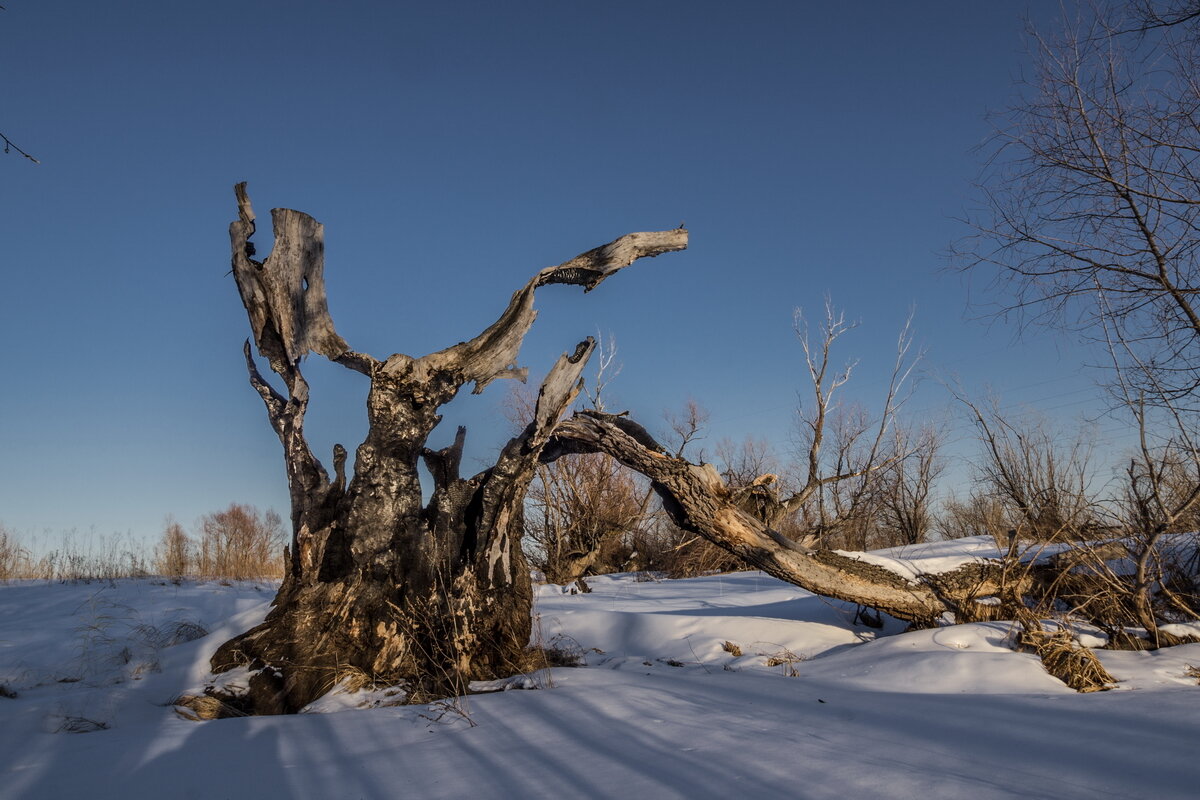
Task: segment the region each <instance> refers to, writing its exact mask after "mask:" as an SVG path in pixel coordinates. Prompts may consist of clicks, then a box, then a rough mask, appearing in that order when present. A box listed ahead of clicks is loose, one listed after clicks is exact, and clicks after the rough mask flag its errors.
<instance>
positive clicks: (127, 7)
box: [0, 0, 1095, 538]
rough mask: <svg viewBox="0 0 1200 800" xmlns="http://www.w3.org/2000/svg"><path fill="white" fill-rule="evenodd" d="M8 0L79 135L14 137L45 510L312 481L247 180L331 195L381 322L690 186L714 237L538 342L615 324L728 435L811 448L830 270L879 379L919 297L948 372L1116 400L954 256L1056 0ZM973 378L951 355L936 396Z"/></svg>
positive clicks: (330, 421)
mask: <svg viewBox="0 0 1200 800" xmlns="http://www.w3.org/2000/svg"><path fill="white" fill-rule="evenodd" d="M5 5H6V6H7V10H6V11H3V12H0V69H2V70H3V75H4V81H3V90H2V92H0V131H2V132H3V133H4V134H6V135H7V136H8V137H9V138H10V139H12V140H13V141H14V142H15V143H17V144H18V145H19V146H20V147H22V148H23V149H25V150H28V151H29V152H31V153H32V154H34V155H35V156H37V157H38V158H39V159H40V160H41V162H42V163H41V164H40V165H34V164H32V163H29V162H27V161H25V160H23V159H21V158H19V157H18V156H17V155H16V154H9V155H8V156H3V157H0V264H2V269H3V273H2V274H3V276H4V288H3V290H0V331H2V333H3V342H4V344H5V346H4V348H3V350H2V351H0V381H2V382H3V386H2V391H0V454H2V456H3V457H2V459H0V520H2V521H4V522H5V523H6V524H7V525H8V526H9V527H10V528H15V529H17V530H20V531H45V530H49V531H60V530H67V529H72V528H75V529H79V530H88V529H95V530H96V531H98V532H100V533H110V532H121V533H125V532H129V533H132V534H133V535H135V536H145V537H148V538H153V537H156V536H157V535H158V532H159V531H160V530H161V525H162V521H163V517H164V516H165V515H166V514H168V513H170V514H174V515H175V516H176V517H178V518H179V520H180V521H182V522H183V523H184V524H185V525H190V524H191V523H192V522H193V521H194V520H195V519H196V518H197V517H198V516H199V515H201V514H203V513H205V512H208V511H212V510H215V509H218V508H221V507H223V506H225V505H227V504H228V503H230V502H233V501H237V502H246V503H253V504H256V505H258V506H260V507H264V508H265V507H275V508H277V509H278V510H280V511H284V512H286V508H287V493H286V487H285V483H284V477H283V468H282V459H281V456H280V452H279V445H278V442H277V440H276V439H275V438H274V435H273V433H272V432H271V431H270V428H269V426H268V424H267V421H266V417H265V413H264V411H263V408H262V405H261V402H260V401H259V398H258V397H257V395H256V394H255V393H254V391H253V390H252V389H251V388H250V387H249V386H248V384H247V382H246V375H245V370H244V366H243V364H242V359H241V353H240V348H241V343H242V341H243V339H244V338H245V337H246V336H247V335H248V332H249V329H248V325H247V322H246V317H245V312H244V310H243V309H242V306H241V303H240V300H239V298H238V295H237V291H236V288H235V286H234V283H233V279H232V277H230V276H229V275H227V272H228V270H229V246H228V234H227V229H228V224H229V221H230V220H231V219H232V218H233V216H234V214H235V205H234V201H233V194H232V185H233V184H234V182H236V181H239V180H246V181H248V182H249V187H250V193H251V196H252V198H253V200H254V202H255V207H256V210H257V211H258V213H259V216H260V219H265V218H266V217H267V212H268V210H269V209H270V208H272V207H275V206H289V207H292V208H298V209H301V210H304V211H307V212H309V213H311V214H312V215H314V216H315V217H316V218H317V219H319V220H320V221H322V222H323V223H325V226H326V246H327V264H326V278H327V284H328V289H329V295H330V308H331V311H332V313H333V317H334V320H335V323H336V324H337V326H338V329H339V332H340V333H341V334H342V335H343V336H344V337H345V338H346V339H347V341H348V342H349V343H350V344H351V346H352V347H354V348H355V349H358V350H364V351H366V352H369V353H371V354H373V355H375V356H378V357H386V356H387V355H388V354H390V353H392V352H405V353H409V354H411V355H414V356H416V355H421V354H424V353H426V352H429V351H431V350H435V349H439V348H441V347H444V346H446V345H448V344H453V343H454V342H457V341H460V340H462V339H466V338H469V337H470V336H473V335H474V334H475V333H477V332H478V331H479V330H481V329H482V328H483V327H485V326H486V325H487V324H489V323H490V322H491V321H492V320H493V319H494V317H495V316H496V314H498V313H499V311H500V310H501V309H502V308H503V306H504V304H505V303H506V302H507V299H508V296H509V294H510V293H511V292H512V291H513V290H514V289H516V288H517V287H518V286H519V285H520V284H521V283H523V282H524V281H525V280H526V279H527V278H528V277H529V276H530V275H531V274H532V273H533V272H534V271H535V270H537V269H539V268H541V267H543V266H546V265H548V264H553V263H558V262H560V261H562V260H564V259H567V258H569V257H571V256H573V255H575V254H577V253H579V252H581V251H583V250H586V249H589V248H591V247H593V246H595V245H598V244H602V243H604V242H607V241H609V240H611V239H613V238H615V237H617V236H619V235H621V234H624V233H628V232H630V231H636V230H657V229H664V228H673V227H675V226H677V225H678V224H679V223H680V222H681V221H686V223H687V227H688V228H689V229H690V231H691V237H692V238H691V241H692V245H691V249H690V250H689V251H688V252H686V253H682V254H673V255H668V256H664V257H661V258H658V259H654V260H652V261H648V262H645V263H639V264H638V265H636V266H635V267H633V268H631V269H629V270H627V271H625V272H623V273H621V274H620V275H618V276H617V277H616V278H614V279H613V280H610V281H608V282H606V283H605V284H604V285H603V286H602V287H600V288H599V289H598V290H597V291H595V292H593V293H591V294H589V295H586V296H584V295H582V294H581V293H579V292H578V290H577V289H574V288H565V287H549V288H548V289H543V290H542V291H541V293H540V294H539V307H540V308H541V318H540V319H539V321H538V323H537V325H535V327H534V331H533V333H532V334H531V336H530V338H529V339H528V341H527V345H526V349H525V351H524V353H523V363H524V364H526V365H528V366H529V367H530V368H531V371H532V373H533V374H535V375H538V374H541V373H544V371H545V369H546V368H547V367H548V366H549V365H550V364H551V363H552V361H553V359H554V358H555V357H556V356H557V354H558V353H560V352H562V351H563V350H566V349H570V348H571V347H572V346H573V344H574V343H575V342H577V341H579V339H580V338H582V337H583V336H586V335H588V334H592V333H595V332H596V331H597V330H602V331H604V332H605V333H606V334H607V333H611V334H613V335H614V336H615V337H616V339H617V341H618V345H619V350H620V354H619V360H620V361H621V362H622V363H623V365H624V369H623V372H622V374H621V375H620V377H619V378H618V379H617V381H616V382H615V383H614V384H613V385H612V387H611V392H612V394H613V395H614V401H613V402H614V404H615V405H617V406H621V407H627V408H629V409H631V410H632V411H633V413H634V414H635V416H637V417H639V418H640V419H642V420H644V421H646V422H647V423H648V424H650V425H651V427H654V426H655V425H656V424H658V420H659V418H660V416H661V413H662V411H663V410H664V409H667V408H676V407H679V406H680V405H681V404H682V403H683V402H684V401H685V400H687V399H688V398H695V399H696V400H698V401H699V402H701V403H702V404H703V405H705V406H706V407H707V408H708V409H709V410H710V412H711V414H712V432H711V433H710V441H715V440H716V439H717V438H719V437H721V436H733V437H740V436H742V435H746V434H752V435H755V436H765V437H769V438H771V439H772V440H774V441H776V442H777V443H779V444H780V445H782V446H786V439H787V437H788V435H789V429H790V424H791V422H790V420H791V414H792V410H793V408H794V406H795V393H796V391H797V390H799V389H801V388H803V386H804V382H803V374H802V370H801V360H800V350H799V348H798V347H797V345H796V342H795V339H794V336H793V334H792V331H791V324H792V311H793V309H794V308H795V307H796V306H804V307H806V308H809V309H811V310H813V311H817V310H818V309H819V308H820V306H821V303H822V298H823V296H824V295H825V293H826V292H828V293H831V294H832V296H833V298H834V301H835V303H836V304H838V305H839V306H842V307H844V308H845V309H846V310H847V312H848V313H849V315H850V316H852V317H854V318H858V319H861V320H862V322H863V324H862V326H861V328H859V329H858V330H857V331H855V333H854V334H853V336H851V337H848V339H847V340H846V349H844V350H843V351H842V353H843V355H844V356H845V357H850V356H858V357H861V358H862V365H861V367H860V370H861V374H862V380H861V381H860V382H859V389H860V391H861V393H862V394H863V396H864V397H866V396H868V395H869V394H870V393H872V392H877V391H878V389H879V388H880V382H881V379H882V377H883V375H884V370H886V368H887V366H888V359H889V358H890V351H891V348H892V346H893V342H894V337H895V334H896V331H897V329H898V327H899V325H900V324H901V322H902V321H903V318H904V317H905V315H906V313H907V311H908V309H909V307H910V306H911V305H915V306H916V322H915V326H916V332H917V339H918V342H919V343H920V344H921V345H923V346H924V347H925V348H926V350H927V356H926V360H925V364H926V366H927V367H928V368H929V369H930V370H934V371H939V372H941V373H956V374H958V375H959V376H960V377H961V379H962V380H963V381H964V383H965V384H966V385H967V386H968V387H971V388H973V389H979V388H981V387H982V386H983V385H984V384H985V383H987V384H991V385H992V386H994V387H995V388H996V389H997V390H998V391H999V392H1000V393H1001V394H1002V396H1003V398H1004V400H1005V402H1007V403H1018V402H1035V403H1036V404H1037V405H1039V406H1041V407H1043V408H1047V409H1050V410H1056V409H1057V410H1062V409H1065V410H1066V411H1067V412H1071V413H1074V412H1077V411H1081V410H1086V409H1088V408H1090V407H1091V406H1092V404H1093V401H1094V398H1095V390H1094V388H1092V378H1091V376H1089V375H1088V374H1086V372H1085V371H1084V370H1082V369H1081V363H1082V361H1083V356H1082V355H1081V354H1080V353H1079V352H1078V351H1077V350H1076V349H1074V348H1073V347H1072V345H1070V344H1069V343H1068V342H1066V341H1064V340H1060V339H1058V338H1056V337H1053V336H1050V335H1048V334H1043V335H1041V336H1040V337H1034V338H1026V339H1024V340H1021V341H1014V340H1013V331H1012V330H1011V329H1009V328H1007V327H1004V326H1002V325H995V324H993V325H991V326H990V327H989V326H988V325H987V324H985V323H983V322H979V321H973V320H972V319H971V317H972V316H973V315H972V313H971V312H969V311H968V310H967V308H966V302H967V289H966V286H965V284H964V283H963V281H962V280H961V279H960V278H959V277H958V276H957V275H950V274H946V273H944V272H941V271H940V270H942V269H943V268H944V267H945V265H946V262H945V259H944V258H943V256H942V255H940V254H941V253H943V252H944V251H945V249H946V248H947V246H948V245H949V244H950V243H951V242H952V241H954V240H955V239H957V238H959V237H961V236H963V235H964V234H965V233H966V231H965V229H964V227H963V226H962V224H961V223H959V222H956V221H955V218H956V217H959V216H961V215H962V214H963V212H964V210H965V209H967V208H969V207H970V206H971V197H972V195H973V190H972V188H971V182H972V180H973V178H974V177H975V176H976V175H977V173H978V171H979V168H980V166H981V163H980V162H981V156H980V155H979V154H978V153H976V152H973V148H975V147H976V146H977V145H979V144H980V143H981V142H982V141H983V140H984V139H985V138H986V136H987V134H988V132H989V130H990V125H991V123H989V122H988V121H987V120H986V119H985V114H986V113H987V112H988V111H989V110H995V109H999V108H1002V107H1003V106H1004V105H1005V104H1006V103H1007V102H1008V101H1009V99H1010V98H1011V96H1012V94H1013V88H1012V85H1013V79H1014V78H1015V77H1016V76H1018V75H1019V74H1020V72H1021V70H1022V69H1023V68H1025V66H1026V64H1027V60H1026V58H1025V55H1024V45H1023V41H1022V37H1021V30H1022V26H1023V21H1022V20H1023V15H1024V14H1025V13H1027V10H1028V9H1026V8H1025V7H1024V4H1022V3H1008V2H982V1H972V0H938V1H937V2H912V3H898V2H894V0H887V1H882V0H881V1H876V2H866V1H864V2H854V3H837V2H822V3H817V2H798V1H796V0H792V2H744V3H726V2H696V1H695V0H693V1H691V2H648V1H647V0H641V1H640V2H620V1H618V2H612V1H610V2H605V3H595V2H587V3H584V2H573V1H570V0H542V1H540V2H510V3H497V2H457V1H455V0H447V1H445V2H437V3H432V2H429V3H412V2H384V1H383V0H373V1H371V2H368V1H366V0H348V1H347V2H339V3H332V2H303V1H301V0H289V2H282V1H278V0H258V1H256V0H240V1H239V2H230V1H229V0H211V1H210V2H205V3H187V4H184V3H172V2H161V0H127V2H121V3H96V2H82V0H73V1H70V2H56V1H55V0H38V2H33V1H32V0H8V2H5ZM1051 5H1057V4H1046V6H1051ZM1047 10H1049V9H1047ZM268 232H269V227H268V226H265V225H260V234H259V237H258V238H259V247H260V252H264V253H265V252H266V249H267V245H268V244H269V236H268V235H267V234H268ZM306 373H307V374H308V375H309V377H310V379H311V382H312V383H313V397H314V399H313V403H312V407H311V409H312V410H311V412H310V418H309V419H310V423H309V429H310V431H311V437H310V438H311V440H312V441H313V444H314V446H315V447H316V448H317V450H318V452H319V453H328V450H329V448H330V447H332V444H333V443H334V442H335V441H340V442H343V443H345V444H346V445H347V447H348V448H350V450H351V451H352V452H353V448H354V446H355V445H356V444H357V443H358V441H359V440H360V439H361V437H362V435H363V434H364V432H365V423H364V421H363V412H362V408H361V405H362V402H363V398H364V397H365V390H366V385H365V383H366V382H365V379H364V378H363V377H362V376H360V375H358V374H356V373H351V372H348V371H346V370H344V369H342V368H340V367H336V366H333V365H328V364H325V363H323V362H322V361H321V360H320V358H319V357H313V358H312V359H310V360H309V362H308V368H307V369H306ZM506 390H507V387H506V386H505V385H504V384H503V383H497V384H493V386H492V387H491V388H489V390H488V391H487V392H486V393H485V394H484V395H483V396H482V397H463V398H460V399H459V400H456V401H455V403H454V404H452V406H450V407H449V409H448V411H447V417H446V421H445V422H444V423H443V427H442V428H440V429H439V430H438V431H435V439H434V440H433V442H432V443H433V444H434V445H435V446H443V445H444V444H446V443H448V442H449V440H450V438H451V437H452V435H453V430H454V428H453V426H454V424H455V423H459V422H465V423H467V424H468V425H469V427H470V433H469V446H468V459H469V460H470V459H472V458H479V459H482V458H485V457H486V456H488V455H489V454H490V453H491V452H492V451H493V450H494V448H495V447H496V446H497V445H498V444H500V442H501V441H502V439H503V429H504V423H503V420H502V415H501V412H500V410H499V404H500V402H501V401H502V400H503V398H504V395H505V393H506ZM945 406H946V401H945V395H944V392H942V391H941V390H939V389H938V388H937V386H936V384H935V383H933V382H931V383H930V384H929V385H927V386H926V387H925V388H924V389H922V391H921V393H920V395H919V396H918V398H917V399H916V401H915V403H914V410H917V411H927V412H928V413H929V414H931V415H944V414H945V412H944V408H945ZM438 437H440V438H438Z"/></svg>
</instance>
